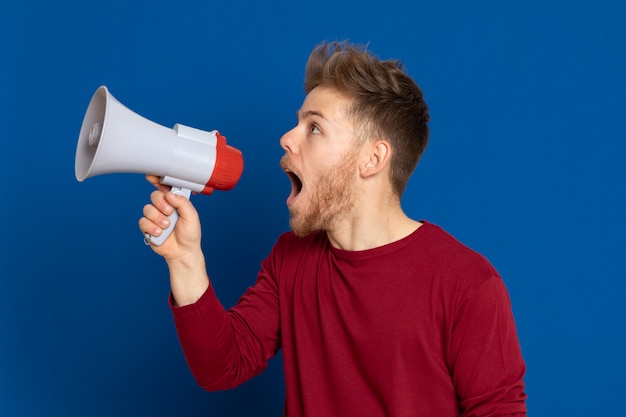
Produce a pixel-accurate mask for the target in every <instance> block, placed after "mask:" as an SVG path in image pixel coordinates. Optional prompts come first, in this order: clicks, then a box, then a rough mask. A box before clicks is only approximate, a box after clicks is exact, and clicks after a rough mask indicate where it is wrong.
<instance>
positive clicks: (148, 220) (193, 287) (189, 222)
mask: <svg viewBox="0 0 626 417" xmlns="http://www.w3.org/2000/svg"><path fill="white" fill-rule="evenodd" d="M146 178H147V179H148V181H149V182H150V183H152V184H153V185H154V186H155V187H156V188H157V190H156V191H154V192H153V193H152V195H151V201H152V204H148V205H146V206H145V207H144V209H143V214H144V217H142V218H141V219H140V220H139V228H140V229H141V231H142V232H143V233H149V234H151V235H153V236H159V235H161V233H162V230H163V228H166V227H167V226H168V225H169V219H168V217H167V216H168V215H170V214H171V213H172V212H173V211H174V209H177V210H178V214H179V220H178V223H177V224H176V228H175V229H174V232H173V233H172V234H171V235H170V237H169V238H168V239H167V240H166V241H165V242H164V243H163V245H161V246H155V245H151V247H152V250H154V251H155V252H156V253H157V254H159V255H161V256H162V257H163V258H164V259H165V261H166V262H167V266H168V268H169V271H170V285H171V288H172V296H173V298H174V300H175V304H176V305H179V306H184V305H188V304H192V303H194V302H196V301H197V300H198V299H199V298H200V296H202V294H203V293H204V292H205V291H206V289H207V288H208V287H209V277H208V275H207V273H206V267H205V260H204V254H203V253H202V249H201V247H200V238H201V235H202V232H201V228H200V220H199V218H198V212H197V211H196V210H195V208H194V207H193V205H192V204H191V202H190V201H189V200H187V199H186V198H184V197H181V196H178V195H175V194H172V193H171V192H170V187H168V186H165V185H162V184H160V183H159V177H156V176H152V175H148V176H147V177H146Z"/></svg>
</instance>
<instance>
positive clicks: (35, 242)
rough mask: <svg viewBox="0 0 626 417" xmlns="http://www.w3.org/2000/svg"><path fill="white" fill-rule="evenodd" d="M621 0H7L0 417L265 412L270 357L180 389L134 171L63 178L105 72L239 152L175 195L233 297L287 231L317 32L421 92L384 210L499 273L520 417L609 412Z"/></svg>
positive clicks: (225, 293)
mask: <svg viewBox="0 0 626 417" xmlns="http://www.w3.org/2000/svg"><path fill="white" fill-rule="evenodd" d="M625 4H626V3H624V2H623V1H618V0H615V1H609V0H597V1H572V0H567V1H566V0H555V1H537V0H529V1H526V2H507V1H474V2H454V1H439V2H433V1H430V2H422V1H408V0H407V1H392V0H390V1H384V2H381V1H372V0H350V1H340V0H333V1H327V0H318V1H315V2H303V1H288V0H278V1H277V0H273V1H267V2H250V1H241V0H229V1H227V2H226V1H224V2H216V1H193V0H179V1H177V2H169V1H168V2H166V1H132V0H124V1H121V0H107V1H102V0H93V1H75V0H60V1H57V2H43V1H39V2H30V1H19V2H18V1H15V0H3V2H2V3H1V5H0V57H1V58H0V60H1V61H0V71H1V72H0V126H1V129H2V130H1V132H0V140H1V141H2V146H1V148H0V178H2V180H3V187H2V188H3V191H2V197H1V198H0V219H2V232H3V238H2V239H1V240H0V249H1V250H0V415H2V416H111V415H116V416H138V415H142V416H152V415H177V416H198V415H217V416H240V415H259V416H261V415H267V416H278V415H281V413H282V401H283V395H284V385H283V382H282V369H281V366H282V364H281V360H280V357H278V358H276V359H274V360H273V361H272V362H271V364H270V367H269V369H268V370H267V371H266V372H265V373H264V374H263V375H261V376H259V377H257V378H255V379H253V380H251V381H249V382H247V383H245V384H243V385H242V386H241V387H239V388H237V389H235V390H231V391H228V392H219V393H206V392H204V391H202V390H201V389H200V388H198V387H197V386H196V385H195V382H194V381H193V378H192V377H191V375H190V373H189V371H188V369H187V367H186V364H185V362H184V358H183V356H182V352H181V350H180V347H179V345H178V341H177V339H176V335H175V330H174V326H173V323H172V319H171V315H170V312H169V309H168V307H167V295H168V288H169V287H168V275H167V269H166V266H165V263H164V262H163V260H162V259H160V258H159V257H158V256H156V255H155V254H154V253H152V252H151V251H150V250H149V249H148V248H146V247H145V246H144V244H143V241H142V235H141V233H140V232H139V230H138V228H137V220H138V219H139V217H140V216H141V210H142V207H143V205H144V204H145V203H146V202H147V201H148V198H149V194H150V192H151V191H152V188H151V186H150V185H149V184H148V183H147V182H145V181H144V179H143V177H142V176H141V175H137V174H116V175H106V176H99V177H94V178H90V179H88V180H87V181H86V182H84V183H78V182H77V181H76V179H75V178H74V152H75V147H76V141H77V137H78V132H79V129H80V124H81V122H82V118H83V115H84V112H85V110H86V108H87V104H88V102H89V100H90V98H91V96H92V94H93V93H94V91H95V90H96V88H97V87H98V86H100V85H102V84H105V85H107V86H108V87H109V88H110V90H111V92H112V93H113V95H114V96H115V97H116V98H118V99H119V100H120V101H121V102H122V103H124V104H125V105H126V106H127V107H129V108H130V109H132V110H133V111H135V112H137V113H139V114H141V115H143V116H145V117H147V118H149V119H151V120H153V121H155V122H157V123H159V124H162V125H164V126H168V127H171V126H173V125H174V124H175V123H182V124H186V125H189V126H193V127H197V128H200V129H204V130H212V129H219V130H220V132H222V133H223V134H224V135H226V136H227V138H228V141H229V143H230V144H232V145H233V146H236V147H238V148H239V149H241V150H242V151H243V153H244V156H245V163H246V166H245V171H244V175H243V177H242V179H241V181H240V183H239V184H238V186H237V187H236V188H235V189H233V190H232V191H229V192H220V193H214V194H213V195H211V196H209V197H206V196H195V197H193V201H194V203H195V204H196V206H197V208H198V209H199V210H200V212H201V216H202V219H203V230H204V240H203V246H204V250H205V252H206V254H207V259H208V269H209V273H210V275H211V277H212V279H213V281H214V285H215V287H216V289H217V292H218V295H219V296H220V298H221V300H222V301H223V303H224V304H225V305H227V306H230V305H232V304H233V303H234V302H235V301H236V300H237V298H238V297H239V295H241V294H242V293H243V291H244V290H245V289H246V288H247V287H248V286H249V285H251V284H252V283H253V281H254V278H255V274H256V272H257V270H258V266H259V262H260V261H261V260H262V259H263V258H264V257H265V256H266V255H267V253H268V252H269V250H270V248H271V245H272V244H273V242H274V241H275V239H276V237H277V236H278V235H279V234H280V233H281V232H282V231H284V230H285V229H286V228H287V227H288V224H287V212H286V209H285V205H284V201H285V199H286V197H287V194H288V192H289V188H290V186H289V182H288V180H287V179H286V177H285V175H284V174H283V173H282V172H281V171H280V169H279V168H278V160H279V158H280V156H281V155H282V152H281V149H280V147H279V144H278V140H279V138H280V136H281V135H282V133H283V132H285V131H287V130H288V129H290V127H291V126H293V124H294V123H295V116H294V114H295V111H296V109H297V108H298V107H299V106H300V104H301V101H302V99H303V98H304V96H303V93H302V79H303V76H302V74H303V69H304V64H305V61H306V58H307V56H308V54H309V52H310V50H311V49H312V48H313V46H314V45H315V44H317V43H319V42H320V41H323V40H336V39H349V40H352V41H354V42H359V43H369V45H370V46H369V49H371V50H372V51H374V52H375V53H376V54H378V55H379V56H380V57H381V58H398V59H401V60H402V61H403V62H404V63H405V65H406V68H407V70H408V72H409V73H410V74H411V75H412V76H413V77H414V78H415V79H416V80H417V81H418V83H419V84H420V86H421V87H422V88H423V90H424V93H425V95H426V99H427V101H428V103H429V106H430V110H431V116H432V122H431V124H430V126H431V131H432V135H431V142H430V145H429V148H428V149H427V151H426V154H425V156H424V158H423V159H422V162H421V163H420V165H419V167H418V169H417V171H416V173H415V175H414V177H413V179H412V180H411V182H410V184H409V187H408V190H407V192H406V195H405V197H404V207H405V209H406V211H407V212H408V213H409V214H410V215H411V216H413V217H416V218H422V219H428V220H429V221H431V222H434V223H437V224H439V225H441V226H442V227H444V228H445V229H447V230H448V231H449V232H451V233H452V234H454V235H455V236H456V237H457V238H459V239H460V240H461V241H463V242H464V243H466V244H468V245H469V246H471V247H473V248H474V249H476V250H478V251H480V252H481V253H483V254H484V255H486V256H487V257H488V258H489V259H490V260H491V261H492V263H493V264H494V265H495V266H496V267H497V268H498V269H499V271H500V272H501V273H502V275H503V277H504V279H505V282H506V284H507V286H508V288H509V292H510V295H511V299H512V302H513V308H514V313H515V317H516V321H517V325H518V330H519V336H520V340H521V344H522V349H523V353H524V357H525V360H526V362H527V367H528V373H527V377H526V384H527V392H528V395H529V400H528V407H529V410H530V412H531V415H534V416H555V415H568V416H578V415H579V416H587V415H607V416H610V415H619V414H622V413H623V409H624V408H623V399H622V398H623V378H622V376H623V375H624V373H625V372H626V362H625V360H624V353H625V351H626V330H625V326H624V319H625V318H626V308H625V304H626V303H625V302H624V295H625V292H626V285H625V284H624V279H625V278H626V238H625V236H626V226H625V220H624V214H625V213H626V198H625V197H624V191H625V190H624V185H623V182H624V179H625V178H626V170H625V168H624V165H625V164H624V162H623V155H624V152H625V151H626V145H625V140H626V128H625V123H624V119H625V117H624V115H625V111H626V106H625V105H624V97H625V96H626V82H625V81H624V76H625V75H626V25H625V24H624V22H626V6H625Z"/></svg>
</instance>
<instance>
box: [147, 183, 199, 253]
mask: <svg viewBox="0 0 626 417" xmlns="http://www.w3.org/2000/svg"><path fill="white" fill-rule="evenodd" d="M172 193H174V194H176V195H181V196H183V197H185V198H187V199H189V197H190V196H191V190H188V189H186V188H180V187H172ZM168 218H169V219H170V225H169V226H168V227H167V228H165V229H163V232H162V233H161V235H160V236H150V242H151V243H153V244H154V245H156V246H161V245H162V244H163V242H165V240H166V239H167V238H168V237H169V236H170V235H171V234H172V232H173V231H174V228H175V227H176V222H178V211H176V210H174V212H173V213H172V214H170V215H169V216H168Z"/></svg>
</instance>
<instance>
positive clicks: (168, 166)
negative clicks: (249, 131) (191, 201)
mask: <svg viewBox="0 0 626 417" xmlns="http://www.w3.org/2000/svg"><path fill="white" fill-rule="evenodd" d="M74 168H75V175H76V179H77V180H78V181H81V182H82V181H84V180H85V179H87V178H90V177H93V176H96V175H101V174H112V173H123V172H124V173H143V174H148V173H149V174H153V175H157V176H159V177H161V183H162V184H166V185H170V186H172V192H175V193H177V194H180V195H184V196H185V197H187V198H189V196H190V195H191V192H197V193H201V194H210V193H211V192H212V191H213V190H214V189H216V190H230V189H231V188H233V187H234V186H235V185H236V184H237V182H238V181H239V178H240V177H241V173H242V171H243V156H242V154H241V152H240V151H239V150H238V149H236V148H233V147H232V146H229V145H227V144H226V138H225V137H224V136H222V135H220V133H219V132H218V131H217V130H213V131H210V132H208V131H204V130H200V129H195V128H193V127H189V126H185V125H182V124H176V125H174V127H173V128H171V129H170V128H167V127H164V126H161V125H159V124H157V123H154V122H152V121H150V120H148V119H146V118H144V117H142V116H140V115H138V114H136V113H134V112H133V111H131V110H129V109H128V108H126V107H125V106H124V105H122V104H121V103H120V102H119V101H118V100H117V99H115V97H113V95H111V93H110V92H109V90H108V89H107V87H106V86H101V87H100V88H98V89H97V90H96V92H95V94H94V95H93V97H92V98H91V101H90V102H89V107H88V108H87V111H86V113H85V117H84V118H83V124H82V126H81V129H80V135H79V137H78V144H77V147H76V161H75V167H74ZM177 219H178V213H173V214H172V215H171V216H170V227H168V228H167V229H164V230H163V233H162V234H161V235H160V236H158V237H155V236H149V237H147V240H146V243H148V242H150V243H153V244H155V245H157V246H158V245H161V244H162V243H163V242H164V241H165V239H167V237H168V236H169V235H170V234H171V232H172V231H173V230H174V227H175V225H176V220H177Z"/></svg>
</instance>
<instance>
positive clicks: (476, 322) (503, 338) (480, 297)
mask: <svg viewBox="0 0 626 417" xmlns="http://www.w3.org/2000/svg"><path fill="white" fill-rule="evenodd" d="M450 352H451V370H452V378H453V381H454V385H455V387H456V390H457V395H458V396H459V400H460V405H461V409H462V411H463V414H462V416H463V417H480V416H500V417H503V416H516V417H520V416H526V405H525V400H526V394H525V393H524V380H523V378H524V374H525V370H526V369H525V364H524V361H523V358H522V354H521V349H520V345H519V341H518V337H517V331H516V328H515V322H514V319H513V313H512V310H511V303H510V299H509V295H508V292H507V290H506V288H505V285H504V283H503V282H502V279H501V278H500V277H498V276H494V277H492V278H491V279H488V280H487V281H485V282H484V283H482V284H481V285H480V286H479V287H478V288H476V289H475V290H473V291H472V292H471V293H470V294H469V295H468V296H467V297H466V298H465V299H464V300H462V301H461V302H460V303H459V307H458V309H457V313H456V315H455V322H454V326H453V332H452V346H451V350H450Z"/></svg>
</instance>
